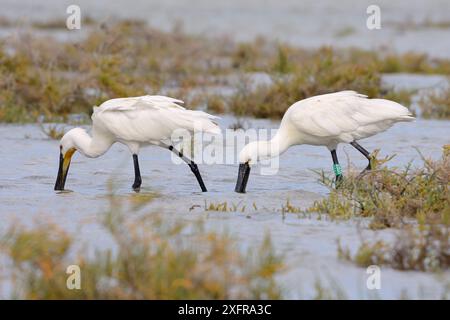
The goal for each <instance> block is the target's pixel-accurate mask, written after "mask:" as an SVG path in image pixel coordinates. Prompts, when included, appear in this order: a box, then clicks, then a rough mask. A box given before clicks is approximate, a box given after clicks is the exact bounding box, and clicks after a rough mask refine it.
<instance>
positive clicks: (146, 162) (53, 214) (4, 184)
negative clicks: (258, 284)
mask: <svg viewBox="0 0 450 320" xmlns="http://www.w3.org/2000/svg"><path fill="white" fill-rule="evenodd" d="M234 121H235V119H234V118H232V117H228V116H226V117H223V118H222V119H221V121H220V124H221V126H222V128H226V127H228V126H229V125H230V124H231V123H233V122H234ZM246 123H247V125H249V126H250V127H277V126H278V122H276V121H275V122H272V121H267V120H252V119H247V120H246ZM449 132H450V121H426V120H418V121H417V122H414V123H400V124H397V125H396V126H394V127H393V128H391V129H390V130H389V131H387V132H385V133H382V134H379V135H377V136H375V137H372V138H369V139H367V140H365V141H363V142H361V143H362V145H363V146H364V147H366V148H367V149H368V150H374V149H375V148H380V149H381V154H382V155H389V154H394V153H396V154H397V156H396V157H395V158H394V159H393V160H392V161H391V165H392V166H403V165H406V164H407V163H408V162H410V161H413V163H414V164H418V163H419V162H420V157H419V154H418V152H417V150H416V149H415V148H418V149H419V150H420V151H421V152H422V153H423V154H424V155H425V156H426V157H431V158H438V157H440V154H441V146H442V145H444V144H448V143H449V142H450V141H449V135H448V133H449ZM0 143H1V145H2V148H1V151H0V152H1V154H0V170H1V174H0V214H1V221H2V223H1V227H0V229H1V230H0V231H4V230H5V229H6V228H7V227H8V226H10V225H11V224H12V223H14V222H17V221H19V222H21V223H23V224H31V223H39V222H48V221H52V222H55V223H57V224H58V225H60V226H61V227H63V228H64V229H66V230H68V231H69V232H72V233H73V234H74V235H75V236H76V238H77V239H78V240H79V241H80V242H83V243H88V244H89V246H92V247H97V248H98V247H100V248H101V247H109V246H111V240H110V239H109V238H108V237H107V236H106V235H105V234H104V232H103V231H102V229H101V227H99V225H98V223H97V221H98V219H99V217H100V214H101V213H102V212H104V211H105V210H107V208H108V205H109V204H108V199H107V194H108V192H109V191H108V181H109V180H110V179H113V181H114V186H115V190H116V191H115V192H116V193H117V194H119V195H122V196H123V198H124V199H128V198H130V199H131V198H132V197H133V195H134V193H133V192H132V191H131V184H132V182H133V165H132V158H131V156H130V154H129V152H128V150H127V149H126V147H124V146H122V145H114V146H113V148H112V149H111V150H110V151H109V152H108V153H107V154H106V155H105V156H103V157H101V158H98V159H87V158H84V157H83V156H81V155H79V154H76V155H75V156H74V159H73V161H72V165H71V168H70V173H69V177H68V180H67V184H66V188H67V189H70V190H73V192H64V193H55V192H54V191H53V185H54V180H55V176H56V171H57V165H58V156H59V150H58V141H55V140H48V139H46V138H45V135H44V134H43V133H42V132H41V131H40V128H39V127H38V126H37V125H25V126H19V125H0ZM338 154H339V155H340V158H341V163H343V164H345V163H346V154H347V155H348V158H349V159H351V161H352V162H353V163H354V164H355V165H356V166H358V167H360V168H363V167H365V165H366V162H365V160H364V158H363V157H362V156H361V155H360V154H359V153H358V152H356V151H355V150H354V149H353V148H352V147H351V146H341V147H340V148H339V149H338ZM331 164H332V162H331V157H330V155H329V152H328V150H327V149H325V148H320V147H312V146H297V147H293V148H291V149H290V150H288V152H286V153H285V154H284V155H282V156H281V159H280V171H279V173H278V174H277V175H275V176H264V175H260V174H259V173H258V170H257V169H256V168H255V169H253V170H252V174H251V176H250V180H249V185H248V190H247V191H248V193H247V194H245V195H240V194H236V193H235V192H234V191H233V189H234V185H235V181H236V175H237V165H235V164H233V165H200V170H201V173H202V176H203V178H204V180H205V183H206V185H207V187H208V189H209V192H208V193H201V192H198V191H199V188H198V185H197V182H196V181H195V179H194V177H193V175H192V174H191V172H190V170H189V168H188V167H187V166H186V165H184V164H182V165H175V164H173V163H172V162H171V158H170V153H169V152H168V151H166V150H162V149H159V148H156V147H149V148H147V149H143V150H142V152H141V153H140V165H141V172H142V174H143V186H142V189H141V193H154V194H158V197H157V198H156V200H155V201H154V202H152V203H151V204H150V206H149V207H148V208H147V209H146V210H149V211H160V212H162V213H164V214H166V215H168V216H170V217H174V218H177V219H179V218H182V219H197V218H198V217H206V221H207V226H208V227H209V228H212V229H214V230H224V229H225V230H228V231H231V233H232V234H233V235H234V236H236V237H237V238H238V239H239V243H241V245H242V247H243V248H244V247H247V246H251V245H253V244H255V245H256V244H258V243H260V241H261V240H262V239H263V237H264V235H265V233H266V231H268V232H270V233H271V235H272V238H273V241H274V244H275V247H276V249H277V250H278V251H279V252H282V253H284V254H285V255H286V260H287V263H288V271H287V272H285V273H283V274H282V275H281V276H280V277H279V280H280V283H281V284H283V286H285V288H286V291H287V292H289V297H294V298H298V297H304V298H307V297H311V295H312V294H313V288H314V282H315V281H316V279H322V282H323V284H324V285H325V286H328V282H329V281H330V280H329V279H330V278H332V279H333V281H336V282H337V283H338V284H339V286H340V287H342V289H343V290H344V291H345V292H346V293H347V294H349V295H350V296H349V297H351V298H362V297H369V296H371V295H372V294H373V293H372V292H369V291H368V290H367V289H365V279H366V274H365V270H364V269H362V268H358V267H355V266H353V265H351V264H349V263H345V262H342V261H339V260H338V259H337V251H336V240H337V239H338V238H340V239H341V241H342V244H343V245H344V246H349V247H350V248H351V249H352V250H355V249H356V248H357V247H358V245H359V243H360V240H361V235H362V236H363V237H364V238H368V239H371V238H373V237H383V238H384V237H389V236H391V235H392V232H393V231H383V232H372V231H368V230H364V229H363V228H360V227H358V225H359V224H358V222H357V221H353V222H345V223H344V222H341V223H334V222H329V221H326V220H321V221H319V220H317V219H315V218H302V217H298V216H297V215H294V214H288V215H287V217H286V218H285V219H283V217H282V214H281V206H282V205H283V204H285V203H286V200H287V199H290V201H291V203H292V204H293V205H296V206H302V207H305V206H308V205H310V204H311V203H312V202H313V201H314V200H316V199H319V198H320V197H322V196H324V195H325V194H326V193H327V189H326V188H324V187H323V186H321V185H320V184H319V183H318V182H317V175H316V174H315V173H314V172H312V171H311V170H322V169H324V170H326V171H327V172H331ZM344 170H345V165H344ZM205 201H207V203H209V202H215V203H217V202H223V201H227V202H228V203H229V204H232V203H234V204H239V206H240V207H242V205H244V204H246V205H247V209H246V211H245V212H244V213H241V212H232V213H221V212H205V210H204V203H205ZM253 203H255V204H256V206H257V208H258V209H257V210H254V209H253V208H252V204H253ZM190 208H193V209H192V210H190ZM382 277H383V278H382V281H383V283H382V289H381V290H380V291H379V292H376V294H377V295H378V296H380V297H383V298H398V297H399V296H400V294H401V292H402V290H403V289H405V290H406V291H407V293H408V296H410V297H417V295H418V294H419V293H420V294H421V295H424V294H425V295H426V296H427V297H439V295H440V293H441V289H442V285H441V283H440V280H438V279H437V278H436V276H434V275H429V274H424V273H420V272H398V271H393V270H390V269H387V268H386V269H383V273H382ZM446 278H447V280H448V279H449V278H448V275H447V276H446ZM330 286H331V285H330ZM421 288H422V289H421ZM0 292H1V290H0Z"/></svg>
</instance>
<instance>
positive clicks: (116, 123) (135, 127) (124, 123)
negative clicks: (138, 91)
mask: <svg viewBox="0 0 450 320" xmlns="http://www.w3.org/2000/svg"><path fill="white" fill-rule="evenodd" d="M180 104H183V101H181V100H177V99H174V98H170V97H165V96H141V97H130V98H118V99H111V100H108V101H105V102H104V103H102V104H101V105H100V106H99V107H94V112H93V114H92V137H91V136H90V135H89V134H88V133H87V132H86V131H85V130H84V129H82V128H74V129H72V130H70V131H68V132H67V133H66V134H65V135H64V136H63V137H62V139H61V142H60V159H59V168H58V176H57V178H56V182H55V187H54V189H55V190H57V191H61V190H64V187H65V183H66V179H67V175H68V172H69V166H70V161H71V158H72V155H73V154H74V152H75V151H79V152H80V153H81V154H83V155H85V156H86V157H90V158H96V157H99V156H101V155H103V154H104V153H105V152H106V151H108V149H109V148H110V147H111V145H112V144H114V143H115V142H120V143H122V144H125V145H126V146H127V147H128V148H129V150H130V152H131V153H132V155H133V165H134V173H135V179H134V183H133V185H132V188H133V190H135V191H139V190H140V187H141V183H142V178H141V173H140V168H139V160H138V153H139V149H140V148H141V147H142V146H146V145H155V146H159V147H163V148H166V149H168V150H170V151H172V152H174V153H175V154H177V155H178V156H179V157H181V158H182V159H183V161H184V162H186V164H188V165H189V167H190V168H191V171H192V172H193V173H194V175H195V177H196V178H197V181H198V183H199V185H200V188H201V190H202V191H203V192H205V191H207V189H206V186H205V184H204V182H203V179H202V177H201V175H200V171H199V170H198V167H197V164H196V163H195V162H194V161H192V160H191V159H189V158H188V157H186V156H185V155H183V154H182V153H181V152H179V151H178V150H176V149H175V148H174V146H173V145H172V141H171V137H172V134H173V133H174V131H175V130H177V129H183V130H187V131H188V132H190V133H193V132H198V131H202V132H207V133H211V134H218V133H220V132H221V131H220V128H219V126H218V125H217V123H215V122H214V121H213V120H214V119H217V117H215V116H212V115H210V114H208V113H206V112H203V111H193V110H186V109H185V108H184V107H182V106H181V105H180Z"/></svg>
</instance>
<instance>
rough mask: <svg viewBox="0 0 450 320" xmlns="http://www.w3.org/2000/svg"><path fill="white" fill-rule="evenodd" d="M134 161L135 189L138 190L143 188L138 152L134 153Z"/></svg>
mask: <svg viewBox="0 0 450 320" xmlns="http://www.w3.org/2000/svg"><path fill="white" fill-rule="evenodd" d="M133 162H134V183H133V190H134V191H136V192H137V191H139V190H140V189H141V184H142V178H141V170H139V160H138V156H137V154H133Z"/></svg>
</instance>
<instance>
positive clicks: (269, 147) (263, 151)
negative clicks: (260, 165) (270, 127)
mask: <svg viewBox="0 0 450 320" xmlns="http://www.w3.org/2000/svg"><path fill="white" fill-rule="evenodd" d="M289 147H290V143H289V139H287V137H284V135H283V133H282V132H280V131H278V132H277V134H276V135H275V136H274V137H273V138H272V139H271V140H259V141H255V142H252V143H249V144H248V145H247V146H246V147H245V148H244V150H243V152H241V155H240V157H241V159H240V162H241V163H243V162H246V161H247V160H248V159H251V162H252V163H255V162H257V161H260V160H264V159H270V158H274V157H278V156H279V155H281V154H282V153H283V152H285V151H286V150H287V149H288V148H289Z"/></svg>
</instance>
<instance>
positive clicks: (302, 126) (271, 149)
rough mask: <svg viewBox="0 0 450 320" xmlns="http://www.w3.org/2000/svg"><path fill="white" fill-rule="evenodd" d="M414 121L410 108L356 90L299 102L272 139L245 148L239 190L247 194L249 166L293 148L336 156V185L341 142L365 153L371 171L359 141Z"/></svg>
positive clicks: (250, 144) (241, 160)
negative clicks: (309, 148)
mask: <svg viewBox="0 0 450 320" xmlns="http://www.w3.org/2000/svg"><path fill="white" fill-rule="evenodd" d="M414 119H415V118H414V116H413V115H412V114H411V112H410V111H409V110H408V109H407V108H405V107H404V106H402V105H400V104H398V103H396V102H394V101H390V100H385V99H368V98H367V96H365V95H362V94H358V93H357V92H355V91H340V92H335V93H329V94H324V95H319V96H314V97H310V98H307V99H304V100H301V101H298V102H296V103H294V104H293V105H292V106H290V107H289V108H288V110H287V111H286V113H285V114H284V116H283V119H282V120H281V124H280V128H279V129H278V132H277V134H276V135H275V136H274V137H273V138H272V140H269V141H257V142H251V143H249V144H247V145H246V146H245V147H244V148H243V149H242V151H241V152H240V154H239V162H240V165H239V172H238V178H237V182H236V187H235V191H236V192H239V193H245V190H246V186H247V181H248V176H249V174H250V166H249V164H253V163H256V162H257V161H259V160H260V159H262V158H271V157H276V156H279V155H280V154H282V153H283V152H285V151H286V150H287V149H288V148H289V147H290V146H293V145H301V144H309V145H315V146H325V147H327V148H328V149H329V150H330V152H331V155H332V159H333V170H334V172H335V175H336V182H339V181H341V180H342V170H341V167H340V165H339V161H338V158H337V154H336V148H337V145H338V144H339V143H349V144H351V145H352V146H353V147H355V148H356V149H357V150H358V151H359V152H361V153H362V154H363V155H364V156H365V157H366V158H367V159H368V160H369V165H368V166H367V168H366V170H370V169H371V163H370V161H371V158H370V154H369V152H368V151H367V150H366V149H364V148H363V147H362V146H361V145H359V144H358V142H357V141H358V140H360V139H364V138H367V137H370V136H373V135H375V134H377V133H380V132H383V131H385V130H386V129H388V128H390V127H391V126H392V125H393V124H395V123H396V122H403V121H413V120H414Z"/></svg>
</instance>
